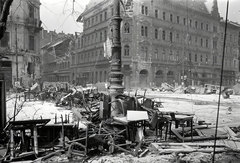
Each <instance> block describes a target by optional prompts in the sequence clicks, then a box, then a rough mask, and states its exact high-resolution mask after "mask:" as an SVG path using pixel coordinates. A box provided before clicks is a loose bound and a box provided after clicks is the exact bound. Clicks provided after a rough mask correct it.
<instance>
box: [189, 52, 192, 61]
mask: <svg viewBox="0 0 240 163" xmlns="http://www.w3.org/2000/svg"><path fill="white" fill-rule="evenodd" d="M188 61H189V62H192V54H191V53H189V56H188Z"/></svg>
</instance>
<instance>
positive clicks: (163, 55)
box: [162, 49, 166, 60]
mask: <svg viewBox="0 0 240 163" xmlns="http://www.w3.org/2000/svg"><path fill="white" fill-rule="evenodd" d="M165 53H166V51H165V49H163V50H162V58H163V60H165Z"/></svg>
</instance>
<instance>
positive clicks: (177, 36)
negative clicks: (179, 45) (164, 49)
mask: <svg viewBox="0 0 240 163" xmlns="http://www.w3.org/2000/svg"><path fill="white" fill-rule="evenodd" d="M176 40H177V42H179V33H177V35H176Z"/></svg>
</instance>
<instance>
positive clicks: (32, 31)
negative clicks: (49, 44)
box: [0, 0, 42, 87]
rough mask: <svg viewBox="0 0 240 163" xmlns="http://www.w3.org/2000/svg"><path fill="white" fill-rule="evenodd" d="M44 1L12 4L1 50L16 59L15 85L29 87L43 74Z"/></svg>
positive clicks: (3, 53)
mask: <svg viewBox="0 0 240 163" xmlns="http://www.w3.org/2000/svg"><path fill="white" fill-rule="evenodd" d="M40 5H41V3H40V1H39V0H33V1H13V3H12V5H11V8H10V12H9V16H8V24H7V30H6V32H5V33H4V37H3V38H2V39H1V44H0V45H1V47H0V53H1V55H2V56H5V57H7V58H8V59H10V60H11V61H12V76H11V77H12V85H15V84H17V85H21V86H24V87H28V86H31V84H32V82H33V80H35V79H37V78H39V77H40V58H39V46H40V31H41V30H42V27H41V23H42V22H41V20H40V13H39V8H40ZM19 6H21V7H19Z"/></svg>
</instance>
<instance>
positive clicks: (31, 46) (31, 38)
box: [29, 36, 35, 50]
mask: <svg viewBox="0 0 240 163" xmlns="http://www.w3.org/2000/svg"><path fill="white" fill-rule="evenodd" d="M29 50H35V39H34V36H29Z"/></svg>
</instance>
